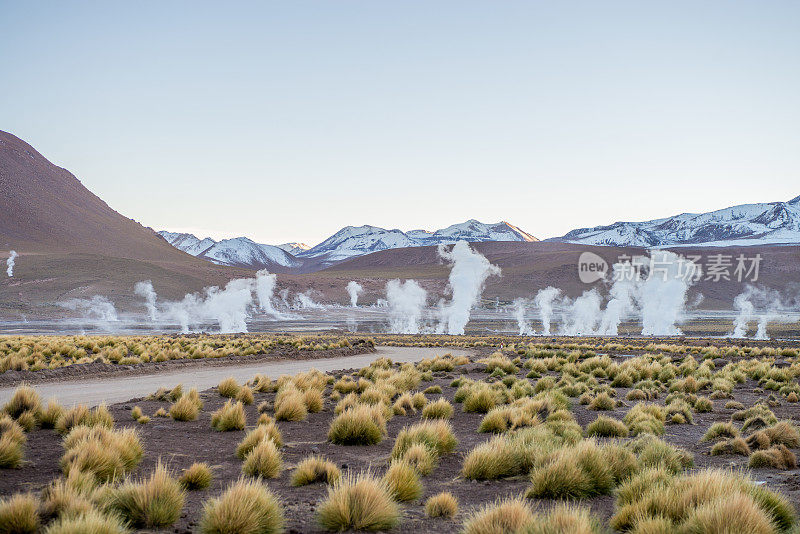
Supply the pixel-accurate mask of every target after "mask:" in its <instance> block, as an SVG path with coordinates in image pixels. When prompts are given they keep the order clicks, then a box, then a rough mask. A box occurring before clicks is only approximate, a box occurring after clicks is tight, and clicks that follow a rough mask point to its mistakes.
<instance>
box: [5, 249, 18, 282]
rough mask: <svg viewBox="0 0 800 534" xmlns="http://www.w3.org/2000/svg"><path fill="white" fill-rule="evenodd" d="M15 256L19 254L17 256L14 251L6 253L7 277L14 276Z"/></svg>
mask: <svg viewBox="0 0 800 534" xmlns="http://www.w3.org/2000/svg"><path fill="white" fill-rule="evenodd" d="M17 256H19V254H17V251H16V250H12V251H9V253H8V259H7V260H6V274H7V275H8V276H9V277H11V276H14V262H15V261H16V259H17Z"/></svg>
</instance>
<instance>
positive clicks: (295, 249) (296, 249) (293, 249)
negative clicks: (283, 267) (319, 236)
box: [277, 243, 311, 256]
mask: <svg viewBox="0 0 800 534" xmlns="http://www.w3.org/2000/svg"><path fill="white" fill-rule="evenodd" d="M277 247H278V248H279V249H282V250H285V251H286V252H288V253H289V254H291V255H292V256H297V255H298V254H300V253H301V252H305V251H306V250H308V249H310V248H311V247H310V246H308V245H306V244H305V243H284V244H282V245H277Z"/></svg>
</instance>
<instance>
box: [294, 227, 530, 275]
mask: <svg viewBox="0 0 800 534" xmlns="http://www.w3.org/2000/svg"><path fill="white" fill-rule="evenodd" d="M462 240H463V241H469V242H478V241H538V239H536V238H535V237H533V236H532V235H530V234H528V233H526V232H523V231H522V230H520V229H519V228H517V227H516V226H513V225H511V224H509V223H507V222H499V223H495V224H485V223H482V222H480V221H476V220H475V219H470V220H468V221H466V222H463V223H461V224H454V225H452V226H448V227H447V228H443V229H441V230H436V231H434V232H430V231H427V230H411V231H409V232H403V231H401V230H397V229H395V230H387V229H385V228H379V227H377V226H369V225H364V226H346V227H344V228H342V229H341V230H339V231H338V232H336V233H335V234H333V235H332V236H331V237H329V238H328V239H326V240H325V241H323V242H322V243H320V244H319V245H317V246H315V247H312V248H311V249H309V250H307V251H305V252H301V253H299V254H298V257H300V258H318V259H321V260H322V261H323V262H324V263H328V264H331V263H335V262H338V261H342V260H346V259H350V258H354V257H356V256H362V255H364V254H369V253H371V252H376V251H379V250H386V249H390V248H405V247H423V246H428V245H439V244H450V243H455V242H456V241H462Z"/></svg>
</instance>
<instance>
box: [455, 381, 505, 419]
mask: <svg viewBox="0 0 800 534" xmlns="http://www.w3.org/2000/svg"><path fill="white" fill-rule="evenodd" d="M501 402H502V399H501V397H500V393H499V392H498V391H497V390H496V389H493V388H492V387H491V386H490V385H489V384H487V383H485V382H476V383H474V384H472V385H471V386H469V387H468V389H467V392H466V397H465V398H464V403H463V405H462V408H463V410H464V411H465V412H471V413H487V412H488V411H489V410H491V409H492V408H494V407H495V406H497V405H498V404H500V403H501Z"/></svg>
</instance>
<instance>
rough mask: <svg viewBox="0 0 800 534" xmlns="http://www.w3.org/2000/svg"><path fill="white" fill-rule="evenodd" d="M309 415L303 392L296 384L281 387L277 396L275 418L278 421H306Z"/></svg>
mask: <svg viewBox="0 0 800 534" xmlns="http://www.w3.org/2000/svg"><path fill="white" fill-rule="evenodd" d="M307 417H308V408H306V403H305V399H304V398H303V394H302V393H301V392H300V390H298V389H297V388H295V387H294V386H288V387H284V388H281V390H280V391H278V394H277V395H276V396H275V419H277V420H278V421H305V419H306V418H307Z"/></svg>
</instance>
